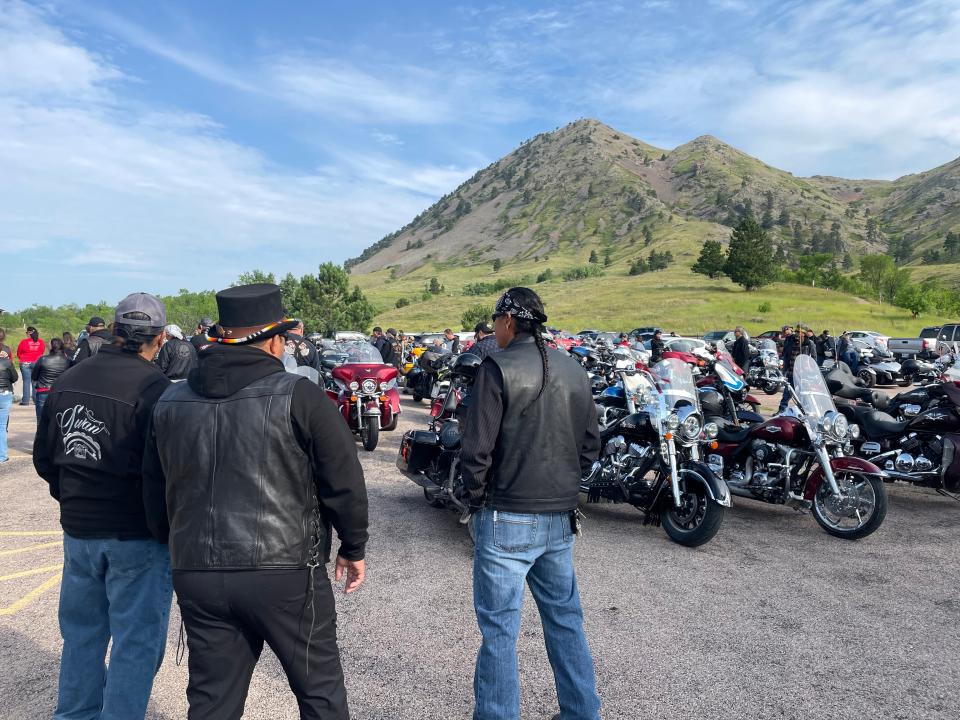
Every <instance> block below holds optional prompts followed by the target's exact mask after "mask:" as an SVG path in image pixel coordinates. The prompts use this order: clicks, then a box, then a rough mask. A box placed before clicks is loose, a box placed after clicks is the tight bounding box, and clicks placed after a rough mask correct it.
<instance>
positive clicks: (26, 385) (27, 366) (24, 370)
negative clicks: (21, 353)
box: [20, 363, 33, 405]
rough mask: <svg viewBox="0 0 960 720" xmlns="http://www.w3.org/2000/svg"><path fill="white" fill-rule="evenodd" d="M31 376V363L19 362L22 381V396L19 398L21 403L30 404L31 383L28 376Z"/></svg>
mask: <svg viewBox="0 0 960 720" xmlns="http://www.w3.org/2000/svg"><path fill="white" fill-rule="evenodd" d="M32 376H33V363H20V380H21V381H22V382H23V396H22V397H21V398H20V404H21V405H29V404H30V393H31V392H32V391H33V385H31V384H30V378H31V377H32Z"/></svg>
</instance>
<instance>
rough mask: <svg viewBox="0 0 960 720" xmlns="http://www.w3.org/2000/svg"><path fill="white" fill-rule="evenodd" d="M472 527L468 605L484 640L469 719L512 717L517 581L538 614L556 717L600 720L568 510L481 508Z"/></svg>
mask: <svg viewBox="0 0 960 720" xmlns="http://www.w3.org/2000/svg"><path fill="white" fill-rule="evenodd" d="M470 522H472V523H474V526H473V528H474V533H475V536H476V547H475V549H474V557H473V603H474V607H475V608H476V612H477V624H478V625H479V626H480V633H481V635H482V636H483V643H482V645H481V646H480V652H479V654H478V655H477V668H476V672H475V674H474V681H473V688H474V698H475V703H476V705H475V709H474V714H473V717H474V720H518V718H519V717H520V674H519V670H518V667H517V638H518V636H519V634H520V609H521V607H522V606H523V586H524V582H526V584H527V585H529V587H530V592H531V593H532V594H533V599H534V600H535V601H536V603H537V607H538V608H539V610H540V621H541V623H542V624H543V638H544V642H545V643H546V646H547V657H548V658H549V659H550V666H551V667H552V668H553V677H554V682H555V683H556V688H557V699H558V700H559V703H560V717H561V718H562V720H599V717H600V714H599V712H600V699H599V697H597V689H596V677H595V673H594V669H593V658H592V657H591V655H590V648H589V646H588V645H587V638H586V635H584V632H583V611H582V610H581V608H580V591H579V590H578V589H577V578H576V576H575V574H574V570H573V537H574V536H573V533H572V531H571V529H570V513H567V512H563V513H545V514H538V515H527V514H519V513H508V512H501V511H495V510H489V509H483V510H481V511H480V512H478V513H476V514H475V515H474V516H473V517H472V518H471V519H470Z"/></svg>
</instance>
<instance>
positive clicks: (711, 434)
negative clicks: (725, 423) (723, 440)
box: [703, 422, 720, 440]
mask: <svg viewBox="0 0 960 720" xmlns="http://www.w3.org/2000/svg"><path fill="white" fill-rule="evenodd" d="M719 434H720V426H719V425H717V424H716V423H715V422H708V423H707V424H706V425H704V426H703V436H704V437H705V438H706V439H707V440H716V439H717V435H719Z"/></svg>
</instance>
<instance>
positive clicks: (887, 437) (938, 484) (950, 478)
mask: <svg viewBox="0 0 960 720" xmlns="http://www.w3.org/2000/svg"><path fill="white" fill-rule="evenodd" d="M940 389H941V391H942V394H943V397H942V398H941V399H940V401H939V402H937V403H936V404H934V405H932V406H930V407H927V408H926V409H923V410H921V411H920V412H918V413H917V414H916V415H914V416H912V417H908V418H906V419H905V420H900V421H898V420H897V419H896V418H894V417H893V416H891V415H889V414H887V413H884V412H881V411H879V410H875V409H874V408H872V407H870V406H869V405H862V404H859V403H856V404H855V403H850V404H847V405H841V406H840V410H841V412H843V413H844V415H845V416H846V417H847V419H848V421H849V422H850V430H851V437H852V438H853V448H854V451H855V453H856V454H857V455H858V456H860V457H862V458H865V459H866V460H868V461H869V462H871V463H874V464H876V465H879V466H881V467H883V468H884V470H885V471H886V473H887V475H888V476H889V477H890V478H891V479H892V480H900V481H903V482H908V483H911V484H913V485H917V486H920V487H929V488H933V489H935V490H937V492H940V493H941V494H947V495H951V494H952V495H951V497H956V496H955V494H956V493H958V492H960V385H957V384H956V383H944V384H943V385H941V386H940ZM956 499H960V497H956Z"/></svg>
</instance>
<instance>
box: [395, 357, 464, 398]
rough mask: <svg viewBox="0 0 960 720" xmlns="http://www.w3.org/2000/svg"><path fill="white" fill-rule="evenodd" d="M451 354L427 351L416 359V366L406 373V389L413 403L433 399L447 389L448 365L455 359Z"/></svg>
mask: <svg viewBox="0 0 960 720" xmlns="http://www.w3.org/2000/svg"><path fill="white" fill-rule="evenodd" d="M456 357H457V356H456V355H453V354H451V353H438V352H434V351H433V350H427V351H425V352H424V353H422V354H421V355H420V357H419V358H417V364H416V366H415V367H414V368H413V369H411V370H410V371H409V372H408V373H407V387H408V388H409V389H410V393H411V394H412V395H413V401H414V402H420V401H421V400H423V399H424V398H430V399H431V400H433V399H435V398H436V397H437V396H438V395H440V393H442V392H445V391H446V389H447V388H448V387H449V378H450V364H451V363H452V362H453V361H454V360H455V359H456Z"/></svg>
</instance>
